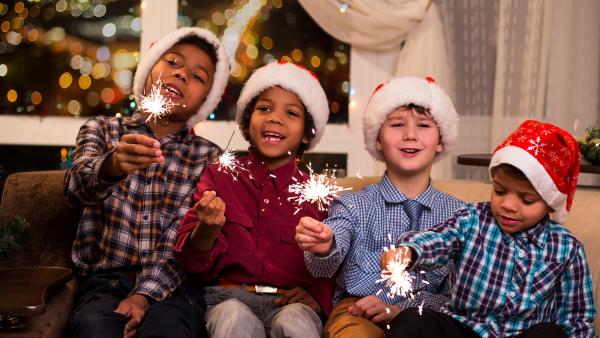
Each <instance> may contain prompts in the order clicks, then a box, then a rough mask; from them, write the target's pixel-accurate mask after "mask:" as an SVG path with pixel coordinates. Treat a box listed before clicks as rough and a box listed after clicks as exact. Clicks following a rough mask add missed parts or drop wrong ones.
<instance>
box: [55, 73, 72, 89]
mask: <svg viewBox="0 0 600 338" xmlns="http://www.w3.org/2000/svg"><path fill="white" fill-rule="evenodd" d="M71 83H73V76H72V75H71V73H68V72H64V73H63V74H62V75H61V76H60V78H58V84H59V85H60V87H61V88H63V89H67V88H69V86H70V85H71Z"/></svg>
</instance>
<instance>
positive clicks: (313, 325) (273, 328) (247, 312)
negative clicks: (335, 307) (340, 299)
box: [205, 286, 323, 338]
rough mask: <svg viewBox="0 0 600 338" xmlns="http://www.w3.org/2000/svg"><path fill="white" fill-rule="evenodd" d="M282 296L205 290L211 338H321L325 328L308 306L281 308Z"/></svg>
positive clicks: (240, 290)
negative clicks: (278, 303)
mask: <svg viewBox="0 0 600 338" xmlns="http://www.w3.org/2000/svg"><path fill="white" fill-rule="evenodd" d="M277 297H280V296H279V295H269V294H257V293H254V292H248V291H246V290H242V289H226V288H221V287H210V286H207V287H206V288H205V298H206V304H207V305H208V311H207V312H206V328H207V329H208V331H209V332H210V336H211V337H212V338H227V337H235V338H245V337H247V338H265V337H266V336H267V334H268V335H269V337H271V338H283V337H292V338H294V337H297V338H300V337H302V338H319V337H320V336H321V332H322V329H323V324H322V322H321V319H320V318H319V316H318V315H317V314H316V313H315V312H314V311H313V310H312V309H311V308H310V307H308V306H307V305H304V304H299V303H294V304H287V305H284V306H279V305H276V304H274V303H273V299H275V298H277Z"/></svg>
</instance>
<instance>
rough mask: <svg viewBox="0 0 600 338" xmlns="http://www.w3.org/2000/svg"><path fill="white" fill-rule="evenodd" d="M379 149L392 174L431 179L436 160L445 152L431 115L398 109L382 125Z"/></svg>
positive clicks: (378, 141)
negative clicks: (423, 176) (436, 157)
mask: <svg viewBox="0 0 600 338" xmlns="http://www.w3.org/2000/svg"><path fill="white" fill-rule="evenodd" d="M376 149H377V150H378V151H381V152H382V153H383V157H384V158H385V163H386V167H387V170H388V172H391V174H393V175H395V176H413V175H426V176H427V177H429V173H430V171H431V166H432V165H433V160H434V159H435V156H436V155H437V154H438V153H441V152H443V151H444V145H443V144H441V143H440V132H439V129H438V127H437V124H436V123H435V121H434V120H433V118H432V117H431V116H430V115H428V114H422V113H419V112H417V111H415V109H406V108H404V107H399V108H397V109H396V110H394V111H393V112H391V113H390V114H389V115H388V116H387V118H386V119H385V121H384V122H383V124H382V125H381V128H380V129H379V136H378V138H377V143H376Z"/></svg>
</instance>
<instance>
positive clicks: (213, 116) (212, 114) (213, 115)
mask: <svg viewBox="0 0 600 338" xmlns="http://www.w3.org/2000/svg"><path fill="white" fill-rule="evenodd" d="M216 117H217V116H216V115H215V113H210V115H208V119H209V120H214V119H215V118H216Z"/></svg>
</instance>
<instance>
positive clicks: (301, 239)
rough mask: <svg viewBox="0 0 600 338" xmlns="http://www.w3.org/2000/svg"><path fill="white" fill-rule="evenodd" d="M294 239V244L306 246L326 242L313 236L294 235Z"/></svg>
mask: <svg viewBox="0 0 600 338" xmlns="http://www.w3.org/2000/svg"><path fill="white" fill-rule="evenodd" d="M294 238H295V239H296V242H298V243H302V244H307V245H312V244H321V243H324V242H326V241H324V240H322V239H321V238H318V237H315V236H310V235H304V234H296V236H294Z"/></svg>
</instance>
